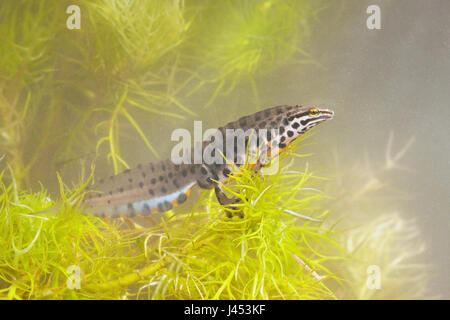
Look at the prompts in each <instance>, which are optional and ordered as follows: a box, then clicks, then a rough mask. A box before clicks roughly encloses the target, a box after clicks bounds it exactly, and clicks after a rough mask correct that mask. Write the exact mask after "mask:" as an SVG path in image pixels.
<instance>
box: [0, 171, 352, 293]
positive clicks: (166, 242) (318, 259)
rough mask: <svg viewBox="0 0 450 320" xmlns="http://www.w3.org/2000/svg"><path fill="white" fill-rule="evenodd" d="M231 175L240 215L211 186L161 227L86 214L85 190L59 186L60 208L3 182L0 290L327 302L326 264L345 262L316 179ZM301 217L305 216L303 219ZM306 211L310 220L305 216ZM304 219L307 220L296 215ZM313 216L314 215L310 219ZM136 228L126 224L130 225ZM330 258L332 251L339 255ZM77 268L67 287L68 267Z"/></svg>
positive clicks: (293, 174) (329, 278)
mask: <svg viewBox="0 0 450 320" xmlns="http://www.w3.org/2000/svg"><path fill="white" fill-rule="evenodd" d="M291 165H292V163H288V164H287V165H286V166H284V167H283V169H282V170H281V171H279V172H278V173H276V174H274V175H270V176H265V177H264V178H263V177H253V173H252V171H251V170H249V169H243V170H241V171H240V174H239V175H232V180H233V183H231V184H229V185H228V184H227V185H226V186H225V187H226V190H227V192H231V193H233V194H235V195H237V196H239V197H240V198H241V199H242V203H241V204H239V205H238V206H239V209H240V210H241V211H242V212H243V213H244V218H242V219H241V218H239V217H237V216H236V217H234V218H232V219H229V218H227V217H226V215H225V210H226V208H224V207H222V206H220V205H219V204H218V203H217V202H216V201H215V200H214V197H213V192H208V191H206V192H204V193H203V197H202V199H201V200H200V202H199V203H198V204H197V205H196V206H195V207H194V208H193V209H192V210H191V211H189V212H188V213H184V214H183V213H179V214H174V213H173V212H169V213H168V214H167V216H166V217H165V219H164V220H163V222H162V224H159V225H156V226H151V227H135V226H134V227H133V228H131V229H130V228H129V227H126V228H125V226H127V224H124V223H123V222H122V221H121V220H113V221H112V222H110V223H107V222H106V221H104V220H102V219H100V218H97V217H93V216H87V215H84V214H83V213H82V211H81V210H80V209H79V208H78V207H77V206H76V205H74V204H75V203H77V201H76V200H77V199H79V198H80V197H83V191H82V190H83V186H82V185H80V186H78V187H75V188H74V187H72V188H68V187H67V186H64V185H63V183H62V180H61V179H60V184H61V202H60V203H59V206H60V207H61V209H60V210H59V212H58V213H57V214H50V213H49V214H45V212H44V213H42V214H38V215H36V214H32V213H34V212H38V211H41V210H43V209H45V208H48V207H51V206H53V205H54V202H53V201H51V200H50V199H49V197H48V195H47V193H46V192H45V191H44V190H41V191H40V192H38V193H34V194H30V193H27V192H20V191H18V190H17V189H15V188H14V186H12V185H10V186H5V185H3V193H2V194H1V196H0V205H1V212H2V214H1V215H0V232H1V233H2V234H3V235H5V236H4V237H2V239H1V240H0V252H1V253H0V295H1V296H2V297H4V298H10V299H36V298H47V299H79V298H88V299H89V298H91V299H92V298H123V297H127V298H130V299H132V298H150V299H185V298H191V299H255V298H260V299H328V298H336V296H335V294H334V293H333V292H332V291H331V290H330V289H329V284H330V283H333V282H335V281H336V280H338V279H337V277H336V275H335V273H334V271H333V270H330V269H328V267H327V264H328V263H329V261H334V260H335V259H342V256H343V254H342V253H343V251H342V249H341V248H340V245H339V243H338V242H337V241H336V237H335V234H334V231H333V230H332V229H327V228H325V227H323V226H322V222H321V221H322V220H325V219H327V215H328V212H327V211H326V210H324V209H323V208H321V206H320V203H321V201H322V200H321V199H322V198H323V195H322V194H321V193H320V192H318V191H317V190H316V189H314V188H311V185H312V183H313V181H315V180H316V182H319V181H320V179H319V178H318V177H316V176H315V175H314V174H313V173H312V172H310V171H309V170H307V168H306V169H305V170H304V171H303V172H299V171H294V170H292V166H291ZM302 214H303V215H302ZM305 215H307V216H306V219H305ZM302 217H303V218H302ZM308 217H310V218H308ZM131 225H132V224H131ZM341 251H342V253H341V254H336V252H341ZM70 266H76V267H78V268H79V269H80V270H81V281H80V289H70V288H69V287H68V285H67V281H68V279H71V275H70V274H69V271H68V268H69V267H70Z"/></svg>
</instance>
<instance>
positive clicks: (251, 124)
mask: <svg viewBox="0 0 450 320" xmlns="http://www.w3.org/2000/svg"><path fill="white" fill-rule="evenodd" d="M333 114H334V113H333V111H331V110H328V109H317V108H306V107H301V106H287V105H285V106H277V107H272V108H268V109H265V110H262V111H259V112H257V113H255V114H252V115H249V116H245V117H242V118H240V119H239V120H237V121H234V122H230V123H228V124H227V125H225V126H224V127H221V128H219V129H218V130H219V131H220V132H221V133H222V136H223V137H224V141H223V149H222V150H221V152H222V154H223V155H225V154H227V148H233V149H234V150H233V151H234V156H233V158H232V159H228V158H227V159H226V161H222V162H221V163H218V162H216V163H212V164H208V163H207V162H202V163H200V164H194V163H186V164H185V163H182V164H174V163H173V162H172V161H171V160H170V159H167V160H163V161H159V162H156V163H148V164H144V165H138V166H137V168H134V169H131V170H126V171H124V172H122V173H120V174H118V175H114V176H110V177H109V178H106V179H101V180H99V181H98V182H97V183H95V184H93V185H91V186H90V187H89V188H88V191H96V192H88V194H87V196H86V198H85V200H84V201H83V203H82V206H83V207H85V208H87V210H88V211H91V212H93V213H95V214H97V215H99V216H111V217H118V216H121V215H127V216H129V217H133V216H135V215H136V214H140V215H142V216H148V215H151V214H152V213H157V212H159V213H161V212H165V211H168V210H171V209H172V208H173V207H176V206H177V205H179V204H181V203H183V202H185V201H186V199H187V197H188V196H189V193H190V190H191V188H192V187H193V186H194V185H198V186H199V187H200V188H203V189H212V188H214V189H215V192H216V196H217V199H218V201H219V202H220V203H221V204H223V205H231V204H234V203H236V202H237V199H230V198H228V197H227V196H226V195H225V193H224V192H223V190H222V188H221V184H220V183H225V182H226V181H227V180H228V176H229V174H231V172H233V169H236V168H237V169H238V168H239V167H240V166H241V165H242V164H243V163H245V158H246V157H247V156H248V154H249V153H252V154H256V155H257V156H256V163H255V166H254V170H255V171H256V170H259V169H260V168H261V167H262V166H264V165H265V164H267V163H268V162H269V161H270V160H271V159H273V158H274V157H276V156H277V155H278V154H279V153H280V152H282V151H283V150H284V149H286V147H287V146H288V145H289V144H290V143H291V142H292V141H293V140H295V139H296V138H297V137H299V136H300V135H301V134H303V133H305V132H306V131H308V130H309V129H311V128H312V127H314V126H316V125H317V124H319V123H321V122H323V121H325V120H328V119H331V118H332V117H333ZM227 129H234V130H236V129H242V131H244V132H249V130H250V131H251V132H253V133H255V135H251V136H250V139H249V138H246V139H245V148H242V149H241V150H240V152H239V149H238V148H236V143H235V142H236V139H237V138H235V137H232V138H231V139H230V138H228V139H227V134H226V131H227ZM262 129H263V130H265V135H259V132H260V131H262ZM252 137H255V138H256V137H257V138H256V139H254V140H252ZM252 141H255V143H252ZM211 143H212V141H204V142H203V149H204V148H206V147H208V145H210V144H211ZM247 147H248V148H247ZM242 150H244V151H242ZM228 151H230V150H228ZM216 181H218V182H220V183H217V182H216Z"/></svg>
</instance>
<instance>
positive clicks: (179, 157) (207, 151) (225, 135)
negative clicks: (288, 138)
mask: <svg viewBox="0 0 450 320" xmlns="http://www.w3.org/2000/svg"><path fill="white" fill-rule="evenodd" d="M278 136H279V130H278V129H265V128H263V129H253V128H251V129H247V130H243V129H241V128H236V129H230V128H223V129H207V130H205V132H203V127H202V121H194V136H193V138H192V135H191V133H190V131H189V130H187V129H184V128H179V129H175V130H174V131H173V132H172V135H171V140H172V141H175V142H178V143H177V144H176V145H175V146H174V147H173V148H172V152H171V155H170V159H171V161H172V162H173V163H174V164H206V165H211V164H219V165H221V164H227V163H228V164H230V165H261V167H263V166H266V167H265V168H264V174H274V173H275V172H277V170H278V162H279V161H278V157H277V155H278V154H279V146H278V143H276V137H278Z"/></svg>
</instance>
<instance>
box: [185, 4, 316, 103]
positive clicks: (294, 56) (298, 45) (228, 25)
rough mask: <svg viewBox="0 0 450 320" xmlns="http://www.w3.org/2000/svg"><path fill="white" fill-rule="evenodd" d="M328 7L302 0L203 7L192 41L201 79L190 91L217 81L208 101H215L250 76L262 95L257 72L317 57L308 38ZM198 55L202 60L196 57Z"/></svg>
mask: <svg viewBox="0 0 450 320" xmlns="http://www.w3.org/2000/svg"><path fill="white" fill-rule="evenodd" d="M194 4H195V1H194V2H193V4H191V5H194ZM323 8H324V7H323V3H321V1H314V2H311V1H297V0H295V1H278V0H257V1H233V0H225V1H217V2H210V3H208V5H207V6H206V7H202V6H200V7H199V8H197V9H198V10H196V11H194V12H195V13H196V15H195V19H194V20H193V24H192V28H193V29H194V30H193V32H192V33H193V34H194V35H195V37H194V38H193V39H192V41H190V42H189V43H187V46H188V47H189V48H190V49H191V51H192V53H191V56H192V57H193V63H197V64H198V70H197V71H196V72H195V74H194V75H195V76H196V77H199V78H200V82H198V85H197V86H195V87H194V89H193V90H192V91H191V92H190V94H191V93H193V92H195V91H196V90H198V89H199V88H200V87H201V86H203V85H205V84H213V86H215V89H214V92H213V94H212V96H211V98H210V99H209V101H208V102H207V103H206V106H210V105H211V104H212V103H213V102H214V100H215V98H216V97H217V96H218V95H219V94H221V95H227V94H229V93H230V92H231V91H232V90H233V89H234V87H235V86H236V84H237V83H238V82H239V81H241V80H243V79H246V80H249V81H250V83H251V85H252V88H253V90H254V94H255V96H256V97H257V96H258V94H257V89H256V82H255V79H256V78H257V77H261V76H262V75H265V74H268V73H270V72H271V71H273V70H274V69H276V68H278V67H280V66H283V65H286V64H288V63H296V62H301V63H306V62H309V63H311V62H313V61H314V60H313V59H311V58H310V57H309V55H308V54H307V51H306V50H305V46H306V40H307V39H308V37H309V35H310V32H311V30H310V25H311V24H313V22H314V20H315V19H317V14H318V12H319V11H321V10H322V9H323ZM199 58H200V59H201V61H203V62H202V63H198V62H196V61H197V60H198V59H199Z"/></svg>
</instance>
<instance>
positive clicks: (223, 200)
mask: <svg viewBox="0 0 450 320" xmlns="http://www.w3.org/2000/svg"><path fill="white" fill-rule="evenodd" d="M214 191H215V193H216V197H217V200H218V201H219V203H220V204H221V205H223V206H230V205H233V204H236V203H239V202H240V201H241V200H240V199H239V198H236V197H234V198H228V197H227V195H226V194H225V192H224V191H223V189H222V186H221V185H219V184H216V186H215V187H214ZM229 209H231V210H233V211H231V210H227V213H226V214H227V217H228V218H232V217H233V212H234V211H235V210H236V211H237V215H239V217H240V218H243V217H244V214H243V213H242V211H240V210H239V209H238V208H236V207H233V206H230V207H229ZM225 210H226V209H225Z"/></svg>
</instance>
